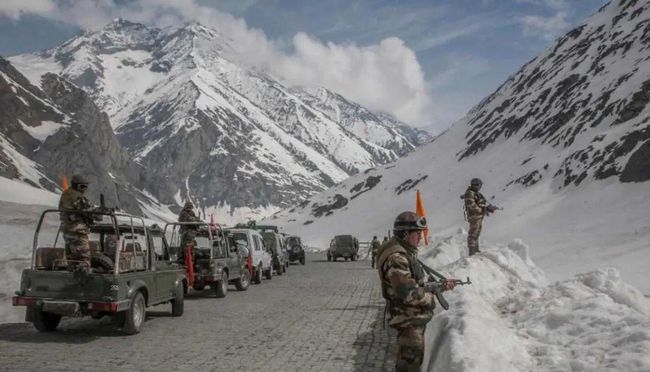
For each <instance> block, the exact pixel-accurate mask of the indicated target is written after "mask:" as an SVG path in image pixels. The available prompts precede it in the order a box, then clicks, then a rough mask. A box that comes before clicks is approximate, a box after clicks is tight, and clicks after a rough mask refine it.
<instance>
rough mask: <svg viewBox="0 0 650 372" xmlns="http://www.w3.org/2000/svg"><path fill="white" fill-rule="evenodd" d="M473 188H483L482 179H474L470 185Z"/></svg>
mask: <svg viewBox="0 0 650 372" xmlns="http://www.w3.org/2000/svg"><path fill="white" fill-rule="evenodd" d="M469 184H470V185H472V186H481V185H483V181H481V179H480V178H472V181H470V183H469Z"/></svg>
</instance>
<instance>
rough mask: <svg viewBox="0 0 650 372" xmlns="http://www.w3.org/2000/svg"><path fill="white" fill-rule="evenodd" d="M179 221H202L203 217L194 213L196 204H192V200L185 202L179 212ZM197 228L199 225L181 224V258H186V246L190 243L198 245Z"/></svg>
mask: <svg viewBox="0 0 650 372" xmlns="http://www.w3.org/2000/svg"><path fill="white" fill-rule="evenodd" d="M178 222H201V219H199V218H198V217H197V216H196V214H194V204H192V202H191V201H187V202H185V205H184V206H183V209H182V210H181V212H180V213H179V214H178ZM197 230H198V226H197V225H181V228H180V229H179V232H178V233H179V234H180V236H181V251H180V254H179V259H181V260H182V259H184V253H185V247H186V246H187V245H188V244H192V246H195V245H196V242H195V240H194V238H196V231H197Z"/></svg>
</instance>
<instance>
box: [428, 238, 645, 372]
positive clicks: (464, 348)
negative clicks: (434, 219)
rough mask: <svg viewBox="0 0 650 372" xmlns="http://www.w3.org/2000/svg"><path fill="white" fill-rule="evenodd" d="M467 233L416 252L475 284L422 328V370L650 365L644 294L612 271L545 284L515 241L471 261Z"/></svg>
mask: <svg viewBox="0 0 650 372" xmlns="http://www.w3.org/2000/svg"><path fill="white" fill-rule="evenodd" d="M465 238H466V233H465V232H461V233H455V234H453V235H449V236H444V237H440V238H437V239H436V241H435V242H434V244H432V245H433V247H432V248H431V249H430V250H428V251H425V252H422V258H423V259H424V260H425V261H426V262H427V263H428V264H429V265H431V266H433V267H437V268H439V269H440V271H442V272H443V273H445V274H447V275H453V276H454V277H458V278H463V279H464V278H465V277H466V276H470V278H471V280H472V282H473V284H472V285H470V286H462V287H458V289H456V290H454V291H453V292H447V293H446V294H445V296H446V298H447V300H448V302H449V303H450V310H449V311H446V312H445V311H443V310H442V309H437V311H436V313H437V314H436V316H435V317H434V318H433V321H432V322H431V323H429V325H428V327H427V333H426V338H427V350H426V353H425V361H424V364H423V366H424V367H423V368H422V370H423V371H429V372H434V371H485V372H491V371H494V372H505V371H513V372H514V371H517V372H518V371H647V370H649V369H650V357H648V355H650V354H649V351H650V331H648V329H649V326H650V300H648V299H647V298H645V297H644V296H643V294H642V293H641V292H639V291H638V290H637V289H635V288H633V287H632V286H630V285H628V284H626V283H625V282H623V281H622V280H621V279H620V275H619V272H618V271H616V270H614V269H606V270H596V271H593V272H588V273H584V274H579V275H576V276H574V277H572V278H570V279H567V280H564V281H560V282H554V283H550V284H549V283H547V280H546V277H545V275H544V272H543V271H542V270H540V269H539V268H538V267H537V266H536V265H535V263H534V262H533V261H532V260H531V259H530V256H529V248H528V246H527V245H526V244H524V243H523V242H522V241H520V240H515V241H512V242H510V243H509V244H507V245H505V246H499V245H496V246H493V245H489V246H487V247H484V249H483V250H484V252H483V253H481V254H479V255H478V256H475V257H472V258H471V259H468V258H467V257H466V255H467V253H466V249H465V243H464V242H465Z"/></svg>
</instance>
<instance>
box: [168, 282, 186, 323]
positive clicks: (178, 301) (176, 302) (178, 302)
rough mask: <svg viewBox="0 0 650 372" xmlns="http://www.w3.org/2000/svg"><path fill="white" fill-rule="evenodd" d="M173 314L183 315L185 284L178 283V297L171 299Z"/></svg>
mask: <svg viewBox="0 0 650 372" xmlns="http://www.w3.org/2000/svg"><path fill="white" fill-rule="evenodd" d="M171 303H172V316H181V315H183V312H184V311H185V295H184V294H183V284H182V283H178V284H177V285H176V297H175V298H174V299H173V300H171Z"/></svg>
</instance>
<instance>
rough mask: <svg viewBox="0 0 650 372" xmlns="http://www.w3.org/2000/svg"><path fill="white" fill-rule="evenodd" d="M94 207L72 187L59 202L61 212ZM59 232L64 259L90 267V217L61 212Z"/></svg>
mask: <svg viewBox="0 0 650 372" xmlns="http://www.w3.org/2000/svg"><path fill="white" fill-rule="evenodd" d="M94 207H95V206H94V205H92V204H91V203H90V201H89V200H88V199H87V198H86V196H84V194H83V193H82V192H80V191H78V190H76V189H75V188H74V187H70V188H68V189H67V190H65V191H64V192H63V194H62V195H61V199H60V200H59V209H60V210H63V211H73V210H74V211H84V210H86V211H87V210H91V209H93V208H94ZM60 218H61V231H62V232H63V239H64V240H65V245H66V258H67V259H70V260H78V261H84V262H86V263H87V264H88V267H90V246H89V244H88V234H90V227H89V225H90V224H91V223H92V220H93V219H92V217H91V216H89V215H85V214H84V213H72V212H61V214H60Z"/></svg>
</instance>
